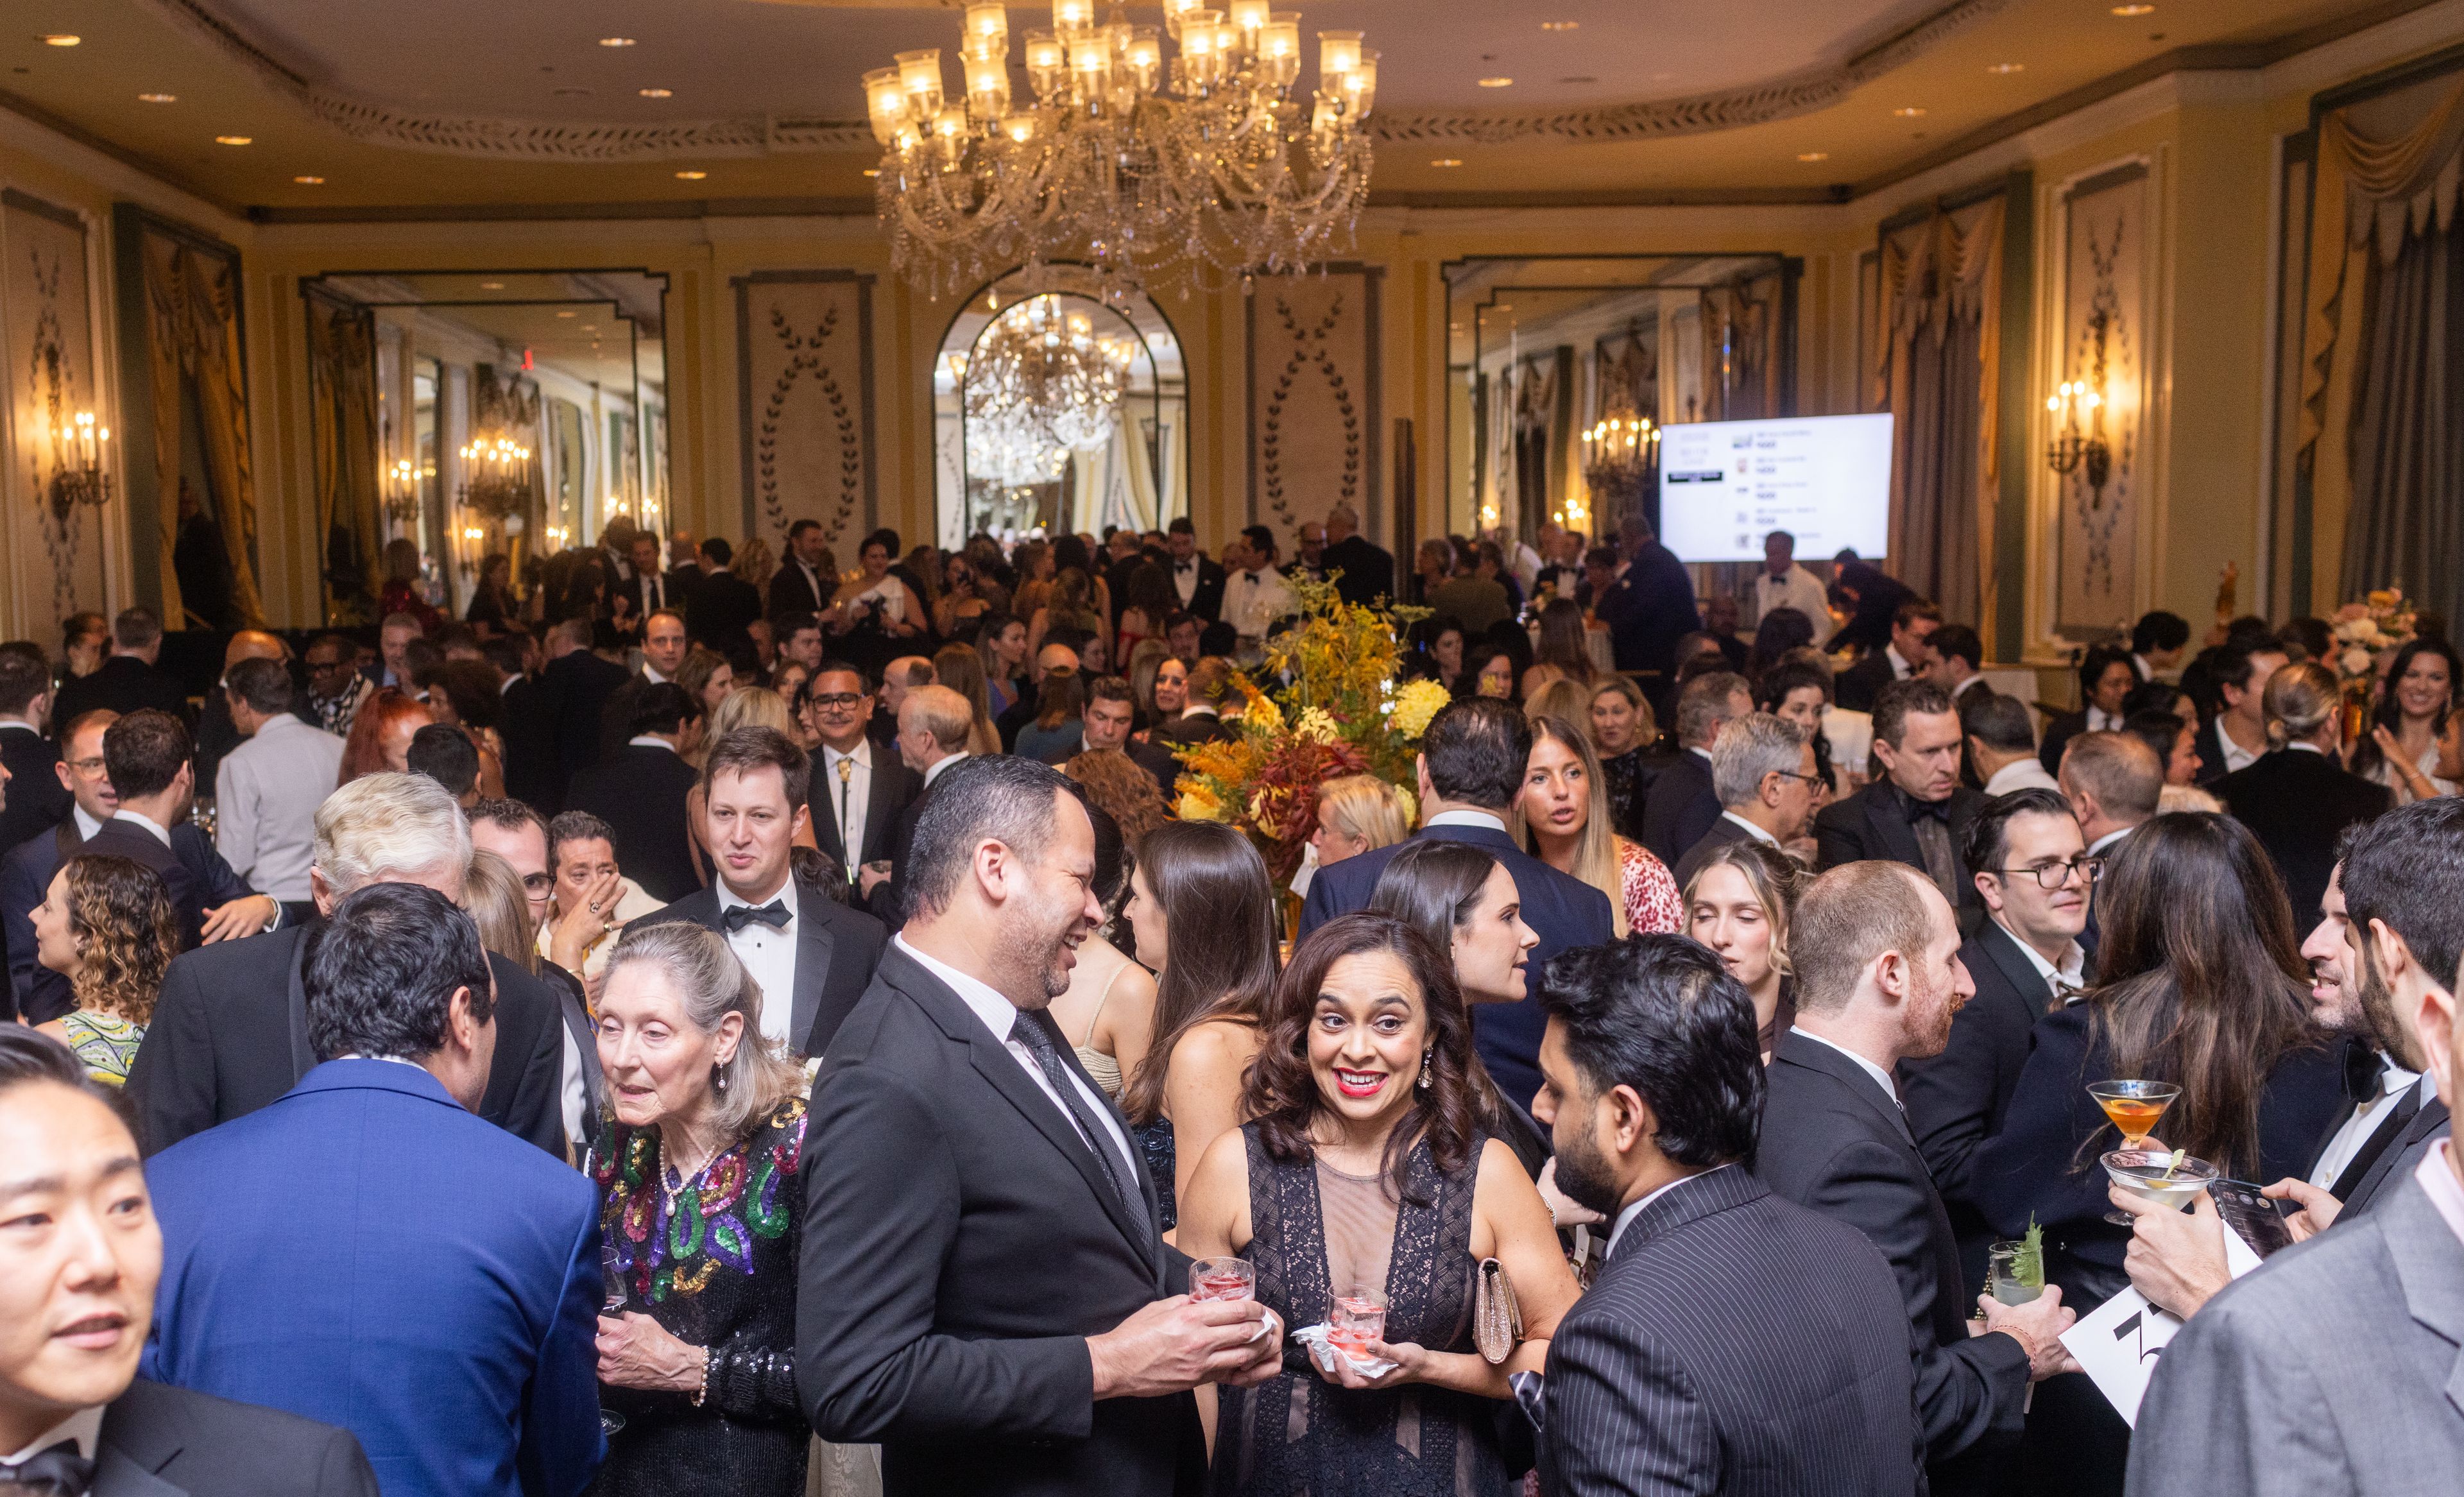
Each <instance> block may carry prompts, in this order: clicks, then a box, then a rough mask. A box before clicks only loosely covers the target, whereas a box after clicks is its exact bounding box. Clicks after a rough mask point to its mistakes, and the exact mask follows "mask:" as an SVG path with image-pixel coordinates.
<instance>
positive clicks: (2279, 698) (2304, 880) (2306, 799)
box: [2211, 664, 2453, 977]
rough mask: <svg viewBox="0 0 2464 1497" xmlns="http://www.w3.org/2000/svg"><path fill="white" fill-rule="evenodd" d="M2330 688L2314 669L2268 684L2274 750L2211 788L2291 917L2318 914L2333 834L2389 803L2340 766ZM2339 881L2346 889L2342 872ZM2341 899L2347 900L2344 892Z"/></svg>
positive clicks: (2338, 707) (2339, 714) (2340, 733)
mask: <svg viewBox="0 0 2464 1497" xmlns="http://www.w3.org/2000/svg"><path fill="white" fill-rule="evenodd" d="M2332 687H2333V677H2332V676H2331V675H2330V674H2329V673H2328V671H2326V670H2325V669H2324V668H2323V667H2321V666H2317V665H2313V664H2304V665H2301V666H2299V667H2296V668H2293V669H2291V670H2288V671H2281V672H2279V673H2278V674H2277V676H2275V677H2274V678H2273V679H2272V680H2270V681H2269V682H2268V690H2267V693H2266V698H2267V708H2266V711H2267V718H2268V732H2269V738H2270V741H2271V742H2275V743H2277V744H2278V745H2279V746H2278V747H2277V748H2276V749H2274V750H2272V751H2271V752H2269V753H2268V754H2266V755H2264V756H2262V757H2261V758H2260V759H2259V760H2258V761H2257V762H2256V763H2255V764H2252V765H2251V766H2250V767H2249V768H2247V769H2236V770H2234V771H2233V773H2232V774H2229V775H2227V776H2225V777H2224V778H2223V779H2222V780H2219V781H2217V782H2215V784H2214V785H2213V786H2212V787H2211V789H2212V790H2213V792H2214V795H2215V798H2216V799H2217V800H2219V801H2221V802H2223V803H2224V806H2225V809H2226V810H2227V811H2230V812H2232V813H2233V820H2235V821H2237V822H2239V823H2241V824H2242V825H2243V826H2247V827H2249V828H2250V833H2251V835H2252V836H2254V837H2256V838H2257V839H2258V845H2259V846H2260V847H2262V848H2266V849H2267V856H2268V860H2269V861H2270V862H2272V863H2274V864H2275V865H2276V872H2277V877H2279V878H2281V879H2283V880H2284V894H2285V897H2286V898H2288V899H2290V900H2292V901H2293V909H2294V913H2295V916H2296V917H2297V918H2307V917H2308V915H2309V914H2311V912H2313V911H2315V910H2317V909H2318V908H2319V896H2320V895H2321V893H2322V892H2324V891H2325V890H2326V887H2327V870H2328V869H2329V868H2330V867H2331V866H2332V865H2333V864H2334V862H2335V852H2334V848H2335V846H2336V837H2337V835H2338V834H2339V833H2340V832H2342V831H2343V829H2344V828H2345V827H2347V826H2356V825H2358V824H2360V823H2363V822H2366V821H2369V820H2370V819H2372V818H2373V817H2376V816H2378V815H2380V814H2382V813H2383V812H2385V811H2386V810H2387V806H2388V805H2389V804H2391V803H2392V801H2393V799H2394V797H2393V792H2391V791H2389V790H2388V789H2387V786H2385V785H2382V784H2378V783H2376V782H2372V781H2368V780H2365V779H2363V778H2362V777H2361V776H2359V775H2357V774H2354V773H2353V772H2352V771H2351V770H2348V769H2346V768H2345V767H2344V765H2343V737H2344V724H2343V703H2342V702H2341V700H2339V698H2338V695H2337V694H2336V693H2335V692H2334V691H2333V689H2332ZM2314 688H2315V690H2314ZM2344 881H2345V883H2346V885H2347V886H2349V885H2350V884H2351V882H2352V876H2351V874H2350V872H2349V871H2348V872H2347V873H2346V875H2345V880H2344ZM2345 897H2346V898H2347V899H2348V900H2349V899H2350V898H2351V897H2352V894H2351V890H2350V888H2349V887H2348V888H2347V889H2346V891H2345ZM2446 975H2447V976H2451V977H2452V975H2453V974H2452V973H2451V974H2446Z"/></svg>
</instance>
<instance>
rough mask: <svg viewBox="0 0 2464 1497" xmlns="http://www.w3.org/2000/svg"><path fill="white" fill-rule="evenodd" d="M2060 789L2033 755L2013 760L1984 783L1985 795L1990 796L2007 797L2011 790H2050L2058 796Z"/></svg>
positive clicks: (2057, 782)
mask: <svg viewBox="0 0 2464 1497" xmlns="http://www.w3.org/2000/svg"><path fill="white" fill-rule="evenodd" d="M2061 788H2062V785H2061V782H2060V781H2058V780H2056V779H2055V778H2054V777H2053V776H2051V775H2049V774H2047V773H2045V766H2044V765H2043V764H2042V763H2041V762H2039V761H2038V760H2037V759H2036V756H2035V755H2034V754H2030V755H2027V756H2025V757H2024V758H2020V759H2014V760H2012V761H2011V762H2009V763H2007V764H2005V765H2003V766H2002V767H2001V768H1999V769H1997V770H1995V771H1993V777H1992V778H1991V779H1990V780H1988V781H1986V782H1985V793H1986V794H1987V795H1990V796H1991V795H2009V794H2010V793H2011V792H2012V791H2013V790H2051V791H2053V792H2054V793H2055V794H2057V795H2058V794H2060V793H2061Z"/></svg>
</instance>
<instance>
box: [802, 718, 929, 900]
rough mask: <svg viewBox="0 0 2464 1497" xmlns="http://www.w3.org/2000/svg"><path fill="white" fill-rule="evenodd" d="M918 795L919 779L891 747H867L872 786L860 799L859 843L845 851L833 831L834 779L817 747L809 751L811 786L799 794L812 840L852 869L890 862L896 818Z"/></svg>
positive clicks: (835, 814) (896, 844) (835, 819)
mask: <svg viewBox="0 0 2464 1497" xmlns="http://www.w3.org/2000/svg"><path fill="white" fill-rule="evenodd" d="M923 793H924V777H923V776H921V775H919V774H917V773H916V772H915V771H913V770H912V769H910V768H908V767H907V765H906V763H905V762H904V761H902V760H900V759H899V757H898V751H897V750H896V749H894V748H893V749H889V750H887V751H885V750H884V749H883V748H882V746H881V745H880V744H878V743H875V744H874V745H873V746H872V789H871V791H870V793H869V794H868V795H867V796H866V797H865V803H864V806H865V809H864V846H863V847H861V848H854V849H852V855H850V849H849V848H848V847H847V837H846V835H845V834H844V833H842V832H841V831H840V830H839V782H838V778H837V777H836V776H835V775H832V774H831V773H830V772H829V769H828V760H827V759H826V757H825V751H824V750H822V749H818V748H817V749H815V750H813V775H812V786H811V788H810V789H809V790H808V791H807V792H806V794H805V801H806V804H808V805H809V806H810V808H811V810H812V813H813V840H814V841H815V842H817V843H819V844H821V848H822V850H823V851H824V852H826V853H828V854H829V855H830V856H831V857H833V858H836V859H837V860H838V864H839V867H840V868H841V869H844V870H848V871H850V872H852V871H853V870H856V869H858V868H860V867H862V866H863V865H865V864H867V863H875V862H892V863H894V862H895V861H896V857H897V853H898V851H899V848H900V846H901V844H900V842H899V837H898V819H899V817H900V815H901V814H902V813H903V812H905V811H906V809H907V807H908V806H910V805H912V804H914V801H915V798H916V797H917V796H919V795H921V794H923Z"/></svg>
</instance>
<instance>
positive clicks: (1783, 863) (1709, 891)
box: [1685, 841, 1805, 1066]
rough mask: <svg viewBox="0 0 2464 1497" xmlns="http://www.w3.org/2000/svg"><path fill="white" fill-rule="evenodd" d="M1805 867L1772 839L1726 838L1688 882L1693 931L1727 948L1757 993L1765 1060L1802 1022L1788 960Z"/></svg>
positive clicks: (1731, 967)
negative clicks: (1792, 920) (1801, 868)
mask: <svg viewBox="0 0 2464 1497" xmlns="http://www.w3.org/2000/svg"><path fill="white" fill-rule="evenodd" d="M1804 881H1805V880H1804V874H1803V873H1801V872H1800V871H1799V870H1798V869H1797V866H1796V865H1795V864H1794V863H1793V862H1792V861H1790V859H1789V856H1788V854H1787V853H1785V852H1782V851H1780V850H1779V849H1778V848H1774V847H1771V845H1770V844H1768V843H1762V842H1753V841H1745V842H1731V843H1726V844H1723V845H1722V846H1721V848H1719V850H1718V851H1716V852H1713V853H1712V854H1711V856H1710V858H1709V860H1708V861H1706V862H1705V863H1704V865H1703V866H1702V867H1701V868H1699V869H1696V870H1694V881H1693V882H1692V883H1690V884H1688V885H1686V886H1685V934H1686V935H1688V936H1692V937H1694V938H1695V939H1696V940H1698V941H1701V942H1702V943H1703V944H1704V945H1705V946H1708V947H1710V948H1711V950H1712V951H1713V952H1714V953H1716V954H1717V955H1718V956H1719V958H1720V963H1721V965H1723V966H1725V967H1727V969H1728V976H1730V977H1732V978H1734V979H1736V980H1737V981H1738V982H1739V983H1740V984H1741V985H1742V986H1743V987H1744V988H1745V990H1746V992H1747V993H1748V994H1749V996H1750V997H1751V998H1752V999H1753V1001H1754V1023H1755V1024H1756V1025H1757V1026H1758V1027H1759V1029H1760V1031H1761V1036H1762V1038H1761V1040H1760V1042H1759V1043H1760V1044H1761V1046H1762V1052H1763V1064H1764V1065H1766V1066H1768V1065H1770V1064H1771V1046H1773V1045H1775V1044H1777V1043H1778V1041H1779V1037H1780V1036H1781V1035H1783V1034H1786V1033H1787V1032H1788V1026H1789V1025H1790V1024H1793V1023H1795V1022H1796V982H1795V979H1794V978H1793V976H1792V975H1791V969H1790V967H1789V964H1788V921H1789V916H1790V915H1792V914H1795V912H1796V896H1797V892H1798V891H1799V890H1800V889H1802V888H1803V887H1804Z"/></svg>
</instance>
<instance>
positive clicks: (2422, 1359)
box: [2130, 1180, 2464, 1497]
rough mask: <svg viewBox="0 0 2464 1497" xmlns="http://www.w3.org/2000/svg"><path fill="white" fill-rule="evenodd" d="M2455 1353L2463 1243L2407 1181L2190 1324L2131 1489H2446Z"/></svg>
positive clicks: (2233, 1492) (2156, 1396)
mask: <svg viewBox="0 0 2464 1497" xmlns="http://www.w3.org/2000/svg"><path fill="white" fill-rule="evenodd" d="M2459 1349H2464V1241H2458V1240H2457V1238H2456V1236H2455V1233H2454V1231H2453V1229H2452V1228H2450V1227H2449V1226H2448V1225H2447V1222H2446V1221H2445V1219H2443V1218H2442V1217H2440V1216H2439V1214H2438V1208H2437V1207H2436V1206H2434V1205H2432V1204H2431V1200H2430V1197H2429V1195H2428V1193H2427V1192H2425V1191H2424V1190H2423V1189H2422V1188H2421V1185H2420V1183H2419V1182H2418V1181H2415V1180H2406V1181H2405V1182H2404V1183H2403V1185H2402V1187H2401V1188H2400V1189H2397V1190H2392V1191H2390V1192H2388V1193H2387V1199H2386V1200H2383V1201H2382V1202H2381V1203H2380V1205H2379V1207H2378V1209H2377V1210H2375V1211H2373V1212H2371V1213H2370V1214H2369V1215H2368V1216H2367V1217H2365V1218H2364V1219H2363V1220H2362V1221H2360V1222H2353V1223H2351V1224H2349V1225H2340V1226H2338V1227H2335V1228H2333V1229H2330V1230H2329V1231H2327V1232H2325V1233H2323V1234H2321V1236H2318V1237H2315V1238H2312V1239H2311V1240H2310V1241H2309V1242H2306V1243H2303V1244H2300V1245H2299V1246H2298V1247H2289V1248H2286V1249H2285V1250H2284V1251H2282V1252H2280V1253H2278V1254H2277V1255H2276V1256H2275V1257H2273V1258H2271V1259H2269V1260H2268V1261H2267V1265H2266V1266H2265V1267H2263V1268H2260V1269H2258V1270H2257V1271H2255V1272H2254V1273H2252V1274H2250V1275H2249V1276H2247V1277H2245V1278H2243V1279H2241V1280H2240V1281H2238V1282H2236V1283H2234V1284H2233V1285H2232V1286H2231V1287H2229V1288H2226V1290H2225V1291H2224V1292H2223V1293H2222V1294H2219V1295H2217V1296H2216V1297H2215V1298H2214V1299H2213V1300H2211V1301H2210V1302H2209V1303H2208V1305H2207V1307H2206V1308H2205V1309H2203V1310H2200V1311H2199V1312H2198V1314H2196V1315H2194V1316H2192V1317H2191V1319H2190V1323H2189V1325H2187V1326H2185V1327H2184V1328H2183V1329H2182V1333H2181V1334H2180V1335H2177V1336H2175V1337H2174V1338H2173V1341H2172V1344H2171V1345H2169V1346H2167V1347H2166V1348H2165V1351H2164V1354H2163V1360H2162V1361H2160V1362H2159V1363H2158V1364H2157V1368H2156V1376H2155V1380H2154V1381H2153V1382H2152V1383H2151V1384H2150V1385H2149V1387H2148V1390H2147V1397H2146V1399H2145V1401H2144V1402H2143V1403H2141V1405H2140V1407H2139V1425H2138V1427H2139V1430H2140V1432H2141V1434H2140V1438H2138V1439H2136V1440H2134V1441H2132V1442H2131V1443H2130V1491H2131V1493H2132V1494H2133V1497H2204V1494H2208V1493H2213V1494H2215V1497H2228V1494H2230V1497H2294V1494H2297V1493H2298V1494H2299V1497H2330V1494H2337V1493H2351V1494H2355V1497H2363V1494H2366V1497H2430V1494H2431V1493H2440V1494H2449V1493H2453V1492H2454V1491H2456V1490H2457V1489H2458V1487H2459V1486H2464V1355H2459ZM2152 1430H2164V1431H2167V1434H2166V1435H2165V1437H2164V1438H2163V1439H2149V1438H2147V1432H2148V1431H2152Z"/></svg>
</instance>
